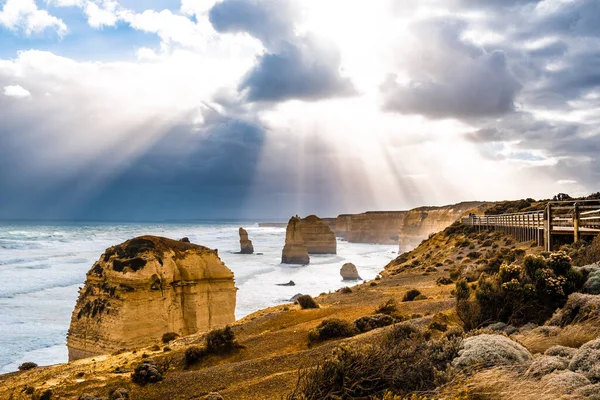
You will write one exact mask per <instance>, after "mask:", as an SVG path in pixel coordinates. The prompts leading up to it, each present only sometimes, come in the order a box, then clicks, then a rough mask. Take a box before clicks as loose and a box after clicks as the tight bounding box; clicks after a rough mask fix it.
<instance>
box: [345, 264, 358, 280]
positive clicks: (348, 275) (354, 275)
mask: <svg viewBox="0 0 600 400" xmlns="http://www.w3.org/2000/svg"><path fill="white" fill-rule="evenodd" d="M340 275H342V279H343V280H345V281H357V280H361V279H362V278H361V277H360V275H358V270H357V269H356V265H354V264H352V263H346V264H344V265H342V269H341V270H340Z"/></svg>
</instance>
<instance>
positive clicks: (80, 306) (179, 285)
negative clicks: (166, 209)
mask: <svg viewBox="0 0 600 400" xmlns="http://www.w3.org/2000/svg"><path fill="white" fill-rule="evenodd" d="M236 290H237V289H236V288H235V286H234V281H233V273H232V272H231V270H229V268H227V267H226V266H225V264H223V262H222V261H221V260H220V259H219V257H218V255H217V253H216V251H214V250H211V249H208V248H206V247H203V246H199V245H195V244H191V243H186V242H181V241H176V240H171V239H166V238H161V237H155V236H142V237H139V238H135V239H131V240H128V241H126V242H125V243H122V244H120V245H118V246H114V247H111V248H109V249H107V250H106V251H105V252H104V254H103V255H102V256H101V258H100V260H98V261H97V262H96V263H95V264H94V265H93V267H92V269H91V270H90V271H89V272H88V274H87V279H86V282H85V286H84V287H83V289H81V290H80V292H79V298H78V300H77V304H76V305H75V310H74V311H73V314H72V317H71V326H70V328H69V333H68V336H67V346H68V348H69V360H75V359H79V358H84V357H88V356H92V355H97V354H103V353H110V352H112V351H114V350H118V349H122V348H137V347H142V346H147V345H149V344H153V343H156V342H157V341H159V340H160V339H161V337H162V335H163V334H164V333H166V332H175V333H177V334H179V335H180V336H185V335H189V334H192V333H196V332H202V331H207V330H210V329H213V328H215V327H220V326H224V325H226V324H229V323H232V322H234V320H235V316H234V311H235V304H236Z"/></svg>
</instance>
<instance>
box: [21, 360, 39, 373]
mask: <svg viewBox="0 0 600 400" xmlns="http://www.w3.org/2000/svg"><path fill="white" fill-rule="evenodd" d="M37 367H38V365H37V364H36V363H34V362H30V361H28V362H24V363H23V364H21V365H19V371H28V370H30V369H34V368H37Z"/></svg>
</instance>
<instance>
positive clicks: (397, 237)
mask: <svg viewBox="0 0 600 400" xmlns="http://www.w3.org/2000/svg"><path fill="white" fill-rule="evenodd" d="M483 204H485V203H482V202H464V203H459V204H454V205H449V206H442V207H420V208H415V209H413V210H410V211H381V212H378V211H374V212H366V213H362V214H343V215H340V216H338V217H337V219H336V235H337V236H338V237H341V238H343V239H345V240H347V241H349V242H355V243H379V244H396V243H398V244H399V246H400V251H401V252H404V251H407V250H411V249H412V248H414V247H416V246H417V245H418V244H419V243H420V242H421V241H422V240H423V239H426V238H427V237H428V236H429V235H430V234H431V233H435V232H439V231H441V230H443V229H445V228H446V227H448V226H449V225H451V224H452V223H453V222H454V221H456V220H457V219H458V218H460V217H461V216H462V215H463V214H464V213H466V212H468V211H469V210H472V209H475V208H477V207H480V206H482V205H483Z"/></svg>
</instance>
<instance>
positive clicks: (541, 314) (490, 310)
mask: <svg viewBox="0 0 600 400" xmlns="http://www.w3.org/2000/svg"><path fill="white" fill-rule="evenodd" d="M515 254H516V255H515ZM508 255H509V256H510V255H515V257H507V258H508V259H511V258H514V259H515V260H516V259H518V258H519V254H517V253H515V252H514V251H512V252H509V254H508ZM583 284H584V276H583V274H582V273H581V272H579V271H577V270H574V269H573V268H571V265H570V259H569V257H568V256H567V255H566V253H564V252H557V253H552V254H550V255H548V258H544V257H541V256H528V257H525V258H524V259H523V265H522V266H521V265H518V264H508V263H504V264H502V266H501V267H500V269H499V271H498V273H494V274H492V275H489V276H486V275H482V276H481V277H480V278H479V280H478V282H477V287H476V289H475V290H474V291H472V293H471V290H470V289H469V288H468V286H466V284H465V283H464V282H463V281H461V282H459V283H457V287H456V292H457V306H456V310H457V313H458V315H459V317H460V318H461V320H462V321H463V323H464V324H465V329H473V328H475V327H478V326H481V325H488V324H490V323H493V322H504V323H510V324H512V325H521V324H525V323H527V322H535V323H538V324H541V323H543V322H544V321H545V320H546V319H548V318H549V317H550V316H551V315H552V312H553V311H554V310H555V309H557V308H560V307H562V306H563V305H564V304H565V302H566V299H567V296H568V295H569V294H571V293H573V292H574V291H576V290H578V289H580V288H581V287H582V286H583Z"/></svg>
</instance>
